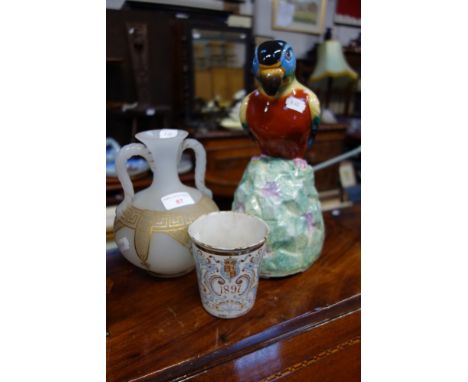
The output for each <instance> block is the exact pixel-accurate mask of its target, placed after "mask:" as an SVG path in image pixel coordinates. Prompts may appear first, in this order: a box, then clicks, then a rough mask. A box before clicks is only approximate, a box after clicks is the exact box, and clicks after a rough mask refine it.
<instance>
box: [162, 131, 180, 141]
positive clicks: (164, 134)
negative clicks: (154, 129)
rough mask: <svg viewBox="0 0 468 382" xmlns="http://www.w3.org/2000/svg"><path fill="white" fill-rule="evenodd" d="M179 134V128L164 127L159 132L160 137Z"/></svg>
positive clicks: (170, 136)
mask: <svg viewBox="0 0 468 382" xmlns="http://www.w3.org/2000/svg"><path fill="white" fill-rule="evenodd" d="M176 136H177V130H175V129H162V130H161V132H160V133H159V138H160V139H167V138H174V137H176Z"/></svg>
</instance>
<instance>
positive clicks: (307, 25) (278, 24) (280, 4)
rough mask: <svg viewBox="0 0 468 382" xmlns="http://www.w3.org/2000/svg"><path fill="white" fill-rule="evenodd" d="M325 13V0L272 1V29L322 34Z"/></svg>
mask: <svg viewBox="0 0 468 382" xmlns="http://www.w3.org/2000/svg"><path fill="white" fill-rule="evenodd" d="M326 11H327V1H326V0H273V1H272V28H273V29H277V30H284V31H288V32H300V33H313V34H322V33H323V31H324V26H325V15H326Z"/></svg>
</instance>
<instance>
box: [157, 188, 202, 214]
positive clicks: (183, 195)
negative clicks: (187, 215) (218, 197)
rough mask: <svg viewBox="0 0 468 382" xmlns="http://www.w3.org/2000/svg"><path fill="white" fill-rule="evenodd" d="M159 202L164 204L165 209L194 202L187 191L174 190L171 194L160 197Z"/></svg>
mask: <svg viewBox="0 0 468 382" xmlns="http://www.w3.org/2000/svg"><path fill="white" fill-rule="evenodd" d="M161 202H162V204H164V207H165V208H166V210H172V209H174V208H177V207H183V206H187V205H190V204H195V202H194V200H193V199H192V197H191V196H190V195H189V194H188V193H187V192H175V193H173V194H169V195H166V196H163V197H162V198H161Z"/></svg>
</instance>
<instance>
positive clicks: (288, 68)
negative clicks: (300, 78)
mask: <svg viewBox="0 0 468 382" xmlns="http://www.w3.org/2000/svg"><path fill="white" fill-rule="evenodd" d="M252 70H253V72H254V75H255V78H256V79H257V80H258V82H259V83H260V86H261V87H262V89H263V90H264V91H265V93H266V94H267V95H269V96H271V97H276V96H277V95H278V94H279V93H280V89H282V88H284V86H287V85H288V84H289V83H291V82H292V81H293V80H294V71H295V70H296V57H295V55H294V51H293V49H292V47H291V46H290V45H289V44H288V43H287V42H286V41H282V40H271V41H265V42H263V43H261V44H260V45H259V46H257V48H256V49H255V56H254V59H253V65H252Z"/></svg>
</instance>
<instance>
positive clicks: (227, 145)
mask: <svg viewBox="0 0 468 382" xmlns="http://www.w3.org/2000/svg"><path fill="white" fill-rule="evenodd" d="M347 127H348V126H347V125H346V124H334V125H326V124H322V125H320V129H319V132H318V134H317V137H316V142H315V144H314V145H313V146H312V150H310V151H309V152H308V153H307V155H306V159H307V161H308V162H309V163H311V164H312V165H315V164H317V163H320V162H323V161H325V160H327V159H331V158H333V157H335V156H337V155H340V154H342V153H343V151H344V144H345V138H346V130H347ZM192 136H193V137H194V138H195V139H198V140H199V141H200V142H201V143H202V144H203V146H204V147H205V150H206V152H207V167H206V176H205V181H206V185H207V187H208V188H210V189H211V190H212V191H213V194H214V196H215V197H221V198H228V199H231V198H232V197H233V196H234V192H235V190H236V188H237V186H238V184H239V182H240V180H241V178H242V174H243V173H244V170H245V168H246V166H247V164H248V163H249V161H250V158H251V157H252V156H254V155H259V154H260V150H259V149H258V146H257V143H256V142H255V141H254V140H253V139H252V138H251V137H249V136H248V135H247V133H245V132H244V131H230V130H224V129H223V130H214V131H209V132H205V133H201V132H196V131H195V132H194V133H193V134H192ZM338 167H339V165H338V164H336V165H334V166H331V167H329V168H326V169H324V170H321V171H318V172H317V173H316V174H315V185H316V187H317V190H318V191H329V190H336V189H338V188H339V187H340V183H339V173H338ZM152 180H153V175H152V174H151V173H148V174H147V175H146V176H144V177H140V178H138V179H136V180H135V182H134V185H133V186H134V188H135V192H137V191H139V190H142V189H144V188H146V187H148V186H149V185H150V184H151V182H152ZM193 180H194V176H193V172H191V173H189V174H184V175H182V176H181V181H182V182H183V183H185V184H188V185H190V186H193V184H194V181H193ZM106 189H107V205H111V204H116V203H120V202H121V201H122V200H123V195H122V188H121V186H120V183H119V182H118V180H117V179H116V178H114V179H108V180H107V184H106ZM228 204H229V203H228Z"/></svg>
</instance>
